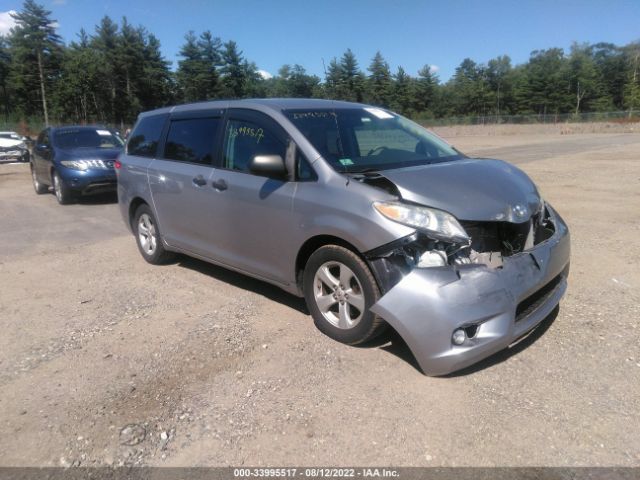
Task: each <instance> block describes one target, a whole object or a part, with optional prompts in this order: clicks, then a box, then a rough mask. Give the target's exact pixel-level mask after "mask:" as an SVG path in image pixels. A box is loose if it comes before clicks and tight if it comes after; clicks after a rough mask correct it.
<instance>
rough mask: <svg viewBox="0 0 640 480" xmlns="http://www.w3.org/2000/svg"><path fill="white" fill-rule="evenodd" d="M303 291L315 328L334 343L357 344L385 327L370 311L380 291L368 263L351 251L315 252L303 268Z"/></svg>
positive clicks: (332, 248)
mask: <svg viewBox="0 0 640 480" xmlns="http://www.w3.org/2000/svg"><path fill="white" fill-rule="evenodd" d="M303 289H304V297H305V300H306V302H307V307H308V308H309V311H310V312H311V316H312V317H313V320H314V322H315V324H316V327H318V329H319V330H320V331H321V332H322V333H324V334H325V335H327V336H329V337H331V338H333V339H334V340H337V341H339V342H342V343H347V344H350V345H356V344H359V343H363V342H366V341H367V340H371V339H372V338H374V337H376V336H378V335H379V334H380V333H382V332H383V331H384V329H385V327H386V325H387V324H386V323H385V322H384V320H382V319H381V318H380V317H378V316H377V315H375V314H373V313H372V312H371V311H369V308H371V306H372V305H373V304H375V303H376V302H377V301H378V299H379V298H380V289H379V288H378V285H377V283H376V281H375V278H374V277H373V274H372V273H371V271H370V270H369V267H368V266H367V264H366V263H364V261H363V260H362V259H361V258H360V257H359V256H358V255H356V254H355V253H353V252H352V251H351V250H348V249H346V248H344V247H340V246H337V245H327V246H324V247H321V248H319V249H318V250H316V251H315V252H314V253H313V254H312V255H311V257H310V258H309V260H308V261H307V265H306V266H305V270H304V285H303Z"/></svg>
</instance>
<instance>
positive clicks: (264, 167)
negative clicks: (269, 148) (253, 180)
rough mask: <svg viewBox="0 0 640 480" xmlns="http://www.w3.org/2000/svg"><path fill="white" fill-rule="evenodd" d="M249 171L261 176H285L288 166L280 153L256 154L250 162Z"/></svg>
mask: <svg viewBox="0 0 640 480" xmlns="http://www.w3.org/2000/svg"><path fill="white" fill-rule="evenodd" d="M249 171H250V172H251V173H253V174H254V175H260V176H261V177H269V178H283V177H284V176H285V175H286V174H287V167H286V166H285V164H284V160H283V158H282V157H281V156H280V155H256V156H255V157H253V158H252V159H251V162H250V163H249Z"/></svg>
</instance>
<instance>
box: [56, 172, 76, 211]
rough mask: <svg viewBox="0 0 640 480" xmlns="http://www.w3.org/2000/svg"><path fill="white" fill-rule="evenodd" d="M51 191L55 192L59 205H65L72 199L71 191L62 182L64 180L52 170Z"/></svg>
mask: <svg viewBox="0 0 640 480" xmlns="http://www.w3.org/2000/svg"><path fill="white" fill-rule="evenodd" d="M53 193H55V194H56V199H57V200H58V203H59V204H60V205H67V204H69V203H71V202H72V201H73V192H71V190H70V189H69V187H67V185H66V184H65V183H64V180H62V178H60V175H59V174H58V172H53Z"/></svg>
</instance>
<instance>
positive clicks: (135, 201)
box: [129, 197, 148, 227]
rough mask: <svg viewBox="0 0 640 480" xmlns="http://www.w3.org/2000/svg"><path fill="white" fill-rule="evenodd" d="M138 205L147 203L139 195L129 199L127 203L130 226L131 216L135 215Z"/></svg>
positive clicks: (130, 223)
mask: <svg viewBox="0 0 640 480" xmlns="http://www.w3.org/2000/svg"><path fill="white" fill-rule="evenodd" d="M140 205H148V204H147V202H145V201H144V200H143V199H142V198H140V197H136V198H134V199H133V200H131V203H130V204H129V225H131V226H132V227H133V225H132V222H133V216H134V215H135V213H136V210H137V209H138V207H139V206H140Z"/></svg>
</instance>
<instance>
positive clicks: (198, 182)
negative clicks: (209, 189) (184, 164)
mask: <svg viewBox="0 0 640 480" xmlns="http://www.w3.org/2000/svg"><path fill="white" fill-rule="evenodd" d="M193 184H194V185H196V186H198V187H204V186H205V185H206V184H207V181H206V180H205V178H204V177H203V176H202V175H198V176H197V177H196V178H194V179H193Z"/></svg>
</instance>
